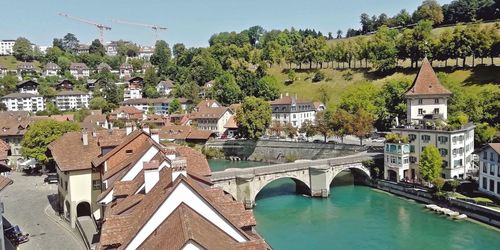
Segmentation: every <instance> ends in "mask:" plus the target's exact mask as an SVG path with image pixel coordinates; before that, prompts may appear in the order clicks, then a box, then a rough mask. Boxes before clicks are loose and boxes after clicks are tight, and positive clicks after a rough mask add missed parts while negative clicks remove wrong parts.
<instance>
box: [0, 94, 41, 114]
mask: <svg viewBox="0 0 500 250" xmlns="http://www.w3.org/2000/svg"><path fill="white" fill-rule="evenodd" d="M1 100H2V103H3V104H5V106H6V107H7V110H8V111H28V112H37V111H43V110H45V102H44V98H43V96H41V95H37V94H31V93H11V94H8V95H6V96H3V97H1Z"/></svg>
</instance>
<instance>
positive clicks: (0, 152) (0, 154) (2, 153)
mask: <svg viewBox="0 0 500 250" xmlns="http://www.w3.org/2000/svg"><path fill="white" fill-rule="evenodd" d="M9 150H10V146H9V144H8V143H6V142H5V141H3V140H1V139H0V161H2V160H6V159H7V156H8V154H9Z"/></svg>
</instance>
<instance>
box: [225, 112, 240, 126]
mask: <svg viewBox="0 0 500 250" xmlns="http://www.w3.org/2000/svg"><path fill="white" fill-rule="evenodd" d="M224 128H233V129H235V128H238V124H236V121H235V120H234V115H233V116H231V117H229V119H228V120H227V122H226V125H224Z"/></svg>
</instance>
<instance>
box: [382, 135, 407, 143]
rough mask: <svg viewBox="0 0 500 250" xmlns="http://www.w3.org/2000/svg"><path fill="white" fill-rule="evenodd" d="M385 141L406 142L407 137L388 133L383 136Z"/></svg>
mask: <svg viewBox="0 0 500 250" xmlns="http://www.w3.org/2000/svg"><path fill="white" fill-rule="evenodd" d="M385 140H386V141H387V142H393V143H408V137H407V136H403V135H400V134H397V133H390V134H387V135H386V136H385Z"/></svg>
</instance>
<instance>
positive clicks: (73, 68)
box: [69, 63, 90, 79]
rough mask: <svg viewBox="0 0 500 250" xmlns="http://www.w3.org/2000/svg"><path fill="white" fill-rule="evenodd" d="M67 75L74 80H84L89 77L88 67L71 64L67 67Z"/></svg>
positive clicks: (81, 64) (80, 64)
mask: <svg viewBox="0 0 500 250" xmlns="http://www.w3.org/2000/svg"><path fill="white" fill-rule="evenodd" d="M69 73H70V74H71V75H72V76H74V77H75V78H76V79H80V78H86V77H89V76H90V70H89V67H87V65H86V64H85V63H72V64H71V65H70V66H69Z"/></svg>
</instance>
